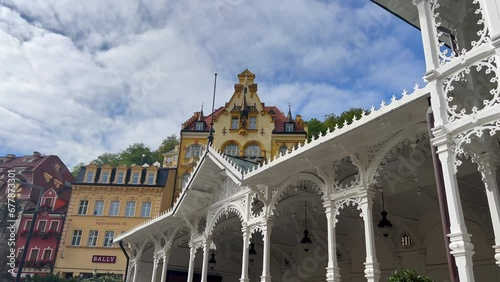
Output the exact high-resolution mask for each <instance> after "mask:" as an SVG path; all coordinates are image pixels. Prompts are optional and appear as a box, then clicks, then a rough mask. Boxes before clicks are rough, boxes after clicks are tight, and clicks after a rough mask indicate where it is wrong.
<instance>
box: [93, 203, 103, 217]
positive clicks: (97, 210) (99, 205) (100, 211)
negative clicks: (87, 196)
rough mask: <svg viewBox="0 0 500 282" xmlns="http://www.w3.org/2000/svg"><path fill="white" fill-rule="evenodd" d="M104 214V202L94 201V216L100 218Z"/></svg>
mask: <svg viewBox="0 0 500 282" xmlns="http://www.w3.org/2000/svg"><path fill="white" fill-rule="evenodd" d="M103 213H104V201H103V200H97V201H95V207H94V215H98V216H101V215H103Z"/></svg>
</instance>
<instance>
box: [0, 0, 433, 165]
mask: <svg viewBox="0 0 500 282" xmlns="http://www.w3.org/2000/svg"><path fill="white" fill-rule="evenodd" d="M245 68H248V69H249V70H250V71H251V72H253V73H254V74H255V75H256V79H255V81H256V83H258V85H259V86H258V87H259V88H258V94H259V97H260V98H261V100H262V101H263V102H265V103H266V105H275V106H277V107H279V108H280V109H281V110H282V111H286V110H287V108H288V103H290V104H291V107H292V112H293V114H294V115H296V114H300V115H302V117H303V118H304V119H305V120H309V119H311V118H318V119H320V120H322V119H323V117H324V116H325V115H326V114H330V113H336V114H340V113H341V112H343V111H345V110H348V109H349V108H352V107H361V108H365V109H370V108H371V106H372V105H375V106H376V107H378V106H377V105H379V104H380V102H381V101H382V100H385V101H387V100H389V99H390V97H392V96H393V95H396V96H398V95H400V93H401V92H402V91H403V89H412V88H413V85H414V84H415V83H418V84H420V85H423V84H424V83H423V81H422V76H423V74H424V71H425V70H424V69H425V65H424V58H423V50H422V42H421V35H420V32H419V31H418V30H417V29H416V28H414V27H412V26H410V25H408V24H407V23H405V22H403V21H402V20H400V19H398V18H396V17H395V16H393V15H392V14H390V13H389V12H387V11H385V10H384V9H382V8H380V7H379V6H377V5H375V4H374V3H372V2H371V1H369V0H344V1H342V0H288V1H268V0H253V1H250V0H214V1H201V0H142V1H138V0H137V1H133V0H129V1H122V0H116V1H113V0H109V1H102V0H86V1H69V0H33V1H25V0H0V156H2V155H6V154H9V153H14V154H16V155H27V154H32V152H33V151H39V152H41V153H42V154H47V155H58V156H59V157H60V158H61V159H62V160H63V162H65V163H66V165H67V166H68V167H70V168H71V167H72V166H74V165H76V164H77V163H80V162H83V163H89V162H90V161H91V160H93V159H95V158H96V157H97V156H98V155H100V154H102V153H104V152H119V151H121V150H123V149H125V148H127V147H128V146H129V145H130V144H133V143H138V142H139V143H145V144H146V145H147V146H149V147H150V148H152V149H156V148H157V147H158V146H159V145H160V143H161V141H162V140H163V139H165V138H166V137H167V136H169V135H171V134H176V135H179V131H180V126H181V124H182V123H183V122H184V121H186V120H187V119H188V118H189V117H190V116H191V115H192V114H193V112H195V111H199V110H200V107H201V105H202V103H204V104H205V105H210V106H211V102H212V93H213V81H214V73H217V74H218V77H217V96H216V107H218V106H222V105H223V104H224V103H225V102H226V101H228V100H229V98H230V97H231V95H232V94H233V92H234V89H233V87H234V84H235V83H236V82H237V74H238V73H241V72H242V71H243V70H245ZM410 92H411V91H410ZM210 106H208V107H207V106H205V113H206V112H207V109H209V108H210Z"/></svg>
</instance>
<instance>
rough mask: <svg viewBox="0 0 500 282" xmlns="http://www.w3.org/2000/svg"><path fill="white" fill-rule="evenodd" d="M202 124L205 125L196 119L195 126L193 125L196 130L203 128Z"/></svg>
mask: <svg viewBox="0 0 500 282" xmlns="http://www.w3.org/2000/svg"><path fill="white" fill-rule="evenodd" d="M204 125H205V123H204V122H203V121H197V122H196V127H195V130H198V131H199V130H203V129H204V128H203V127H204Z"/></svg>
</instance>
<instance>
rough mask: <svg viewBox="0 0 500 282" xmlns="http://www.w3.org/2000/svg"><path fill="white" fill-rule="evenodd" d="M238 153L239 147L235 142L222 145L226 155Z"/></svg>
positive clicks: (236, 154)
mask: <svg viewBox="0 0 500 282" xmlns="http://www.w3.org/2000/svg"><path fill="white" fill-rule="evenodd" d="M239 153H240V148H239V147H238V145H236V144H235V143H230V144H227V145H226V147H224V154H226V155H228V156H238V155H239Z"/></svg>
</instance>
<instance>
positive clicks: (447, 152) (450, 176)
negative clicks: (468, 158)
mask: <svg viewBox="0 0 500 282" xmlns="http://www.w3.org/2000/svg"><path fill="white" fill-rule="evenodd" d="M433 133H434V136H436V137H435V138H434V139H433V140H432V142H433V144H434V145H435V146H436V147H437V153H438V156H439V160H440V161H441V167H442V172H443V180H444V189H445V192H446V202H447V203H448V212H449V216H450V234H448V237H450V249H451V251H450V253H451V254H452V255H453V256H454V257H455V263H456V265H457V269H458V277H459V280H460V281H461V282H473V281H474V270H473V263H472V255H473V254H474V252H473V249H474V245H472V243H471V241H470V234H468V233H467V227H466V226H465V218H464V213H463V209H462V202H461V199H460V192H459V190H458V183H457V177H456V174H455V166H454V157H453V152H452V150H451V146H450V144H451V143H452V140H450V139H449V137H448V136H447V135H444V134H442V133H441V128H440V127H438V128H434V129H433Z"/></svg>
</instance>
